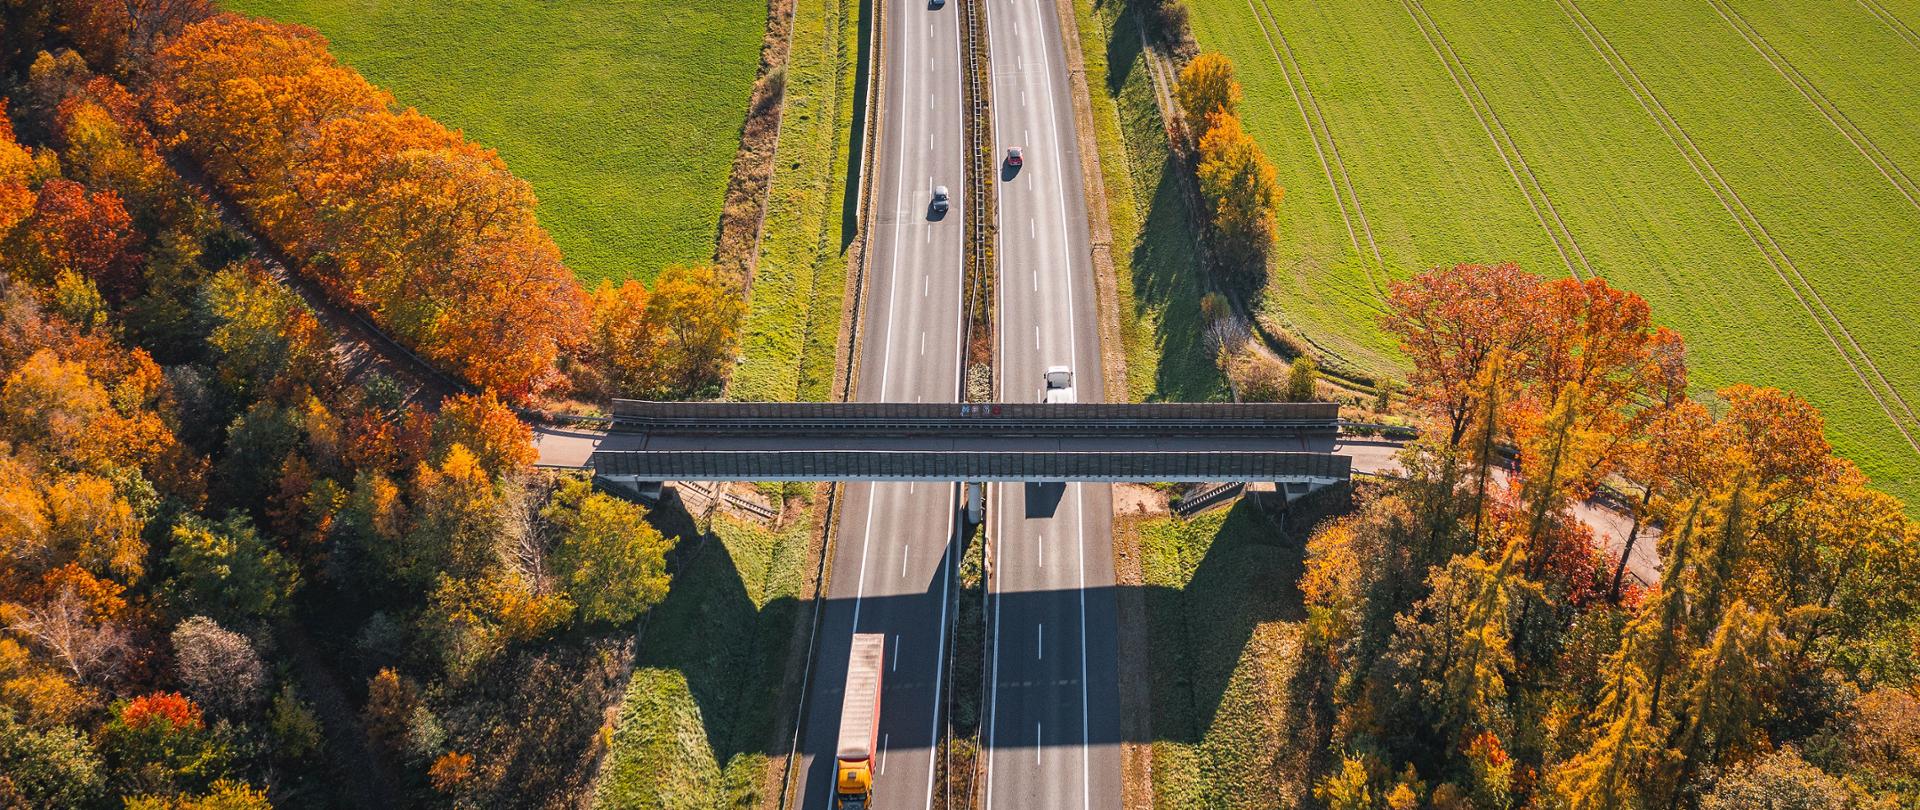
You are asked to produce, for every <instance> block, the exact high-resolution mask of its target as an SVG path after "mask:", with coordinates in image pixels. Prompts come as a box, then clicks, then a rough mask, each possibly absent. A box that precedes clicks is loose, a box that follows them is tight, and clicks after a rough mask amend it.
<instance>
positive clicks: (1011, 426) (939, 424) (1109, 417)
mask: <svg viewBox="0 0 1920 810" xmlns="http://www.w3.org/2000/svg"><path fill="white" fill-rule="evenodd" d="M1338 416H1339V406H1338V405H1336V404H1334V403H1322V402H1288V403H1227V402H1166V403H1084V404H1052V403H1039V402H1005V403H972V404H969V403H959V402H924V403H922V402H649V401H642V400H614V403H613V407H612V409H611V411H610V418H611V420H612V421H613V423H614V424H616V425H617V426H619V427H620V428H622V429H625V430H740V429H743V428H746V429H752V430H755V431H767V430H782V429H803V428H804V429H831V430H836V431H838V430H885V429H903V428H910V429H938V430H959V431H967V430H981V431H995V432H1007V431H1012V430H1018V429H1023V428H1028V429H1031V428H1046V429H1050V430H1059V429H1071V428H1083V429H1101V428H1110V427H1129V428H1136V429H1150V430H1165V429H1179V428H1187V429H1197V430H1207V431H1210V432H1219V431H1231V430H1250V431H1268V430H1287V431H1306V432H1329V433H1330V432H1333V431H1335V430H1337V429H1338V424H1339V423H1338Z"/></svg>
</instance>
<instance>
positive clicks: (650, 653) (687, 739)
mask: <svg viewBox="0 0 1920 810" xmlns="http://www.w3.org/2000/svg"><path fill="white" fill-rule="evenodd" d="M814 528H815V527H814V525H813V524H812V523H811V522H809V521H800V522H799V523H796V524H795V525H793V526H791V527H789V528H787V529H786V530H784V531H780V532H774V531H772V530H769V529H767V528H766V527H764V526H761V525H759V524H756V523H748V522H745V521H738V520H733V519H731V518H728V517H726V516H724V515H721V516H717V517H715V518H714V521H713V527H712V534H713V536H712V537H709V538H708V539H707V540H706V542H705V545H704V546H702V547H700V548H697V549H692V550H690V551H689V552H688V553H686V554H685V555H684V557H681V558H680V560H679V567H678V568H677V570H675V571H674V577H673V587H672V590H671V591H670V592H669V593H668V595H667V600H666V601H665V602H662V603H661V604H660V605H658V606H656V607H655V608H654V609H653V611H652V614H651V615H650V616H649V617H648V619H647V625H646V632H645V634H644V635H643V637H642V638H641V639H640V649H639V652H638V657H637V660H636V663H635V668H634V673H633V680H632V681H631V682H629V683H628V685H627V697H626V701H625V703H624V704H623V705H622V707H621V709H620V720H619V722H618V724H617V725H616V726H615V728H614V730H613V736H612V740H611V743H610V747H609V750H608V753H607V760H606V763H605V765H604V771H603V773H602V777H601V782H600V786H599V790H598V792H597V794H596V795H595V797H594V801H593V804H594V805H595V806H596V807H606V808H617V807H649V808H661V809H662V810H696V809H698V810H709V809H710V808H716V807H757V806H759V804H760V799H761V798H763V796H762V787H763V780H764V778H765V775H766V769H767V761H768V756H767V753H766V750H765V749H766V747H767V744H768V743H769V742H770V740H769V737H770V736H771V730H772V729H773V727H774V724H775V722H776V721H777V720H778V719H779V718H777V717H775V716H774V709H775V705H774V704H775V703H777V701H774V700H769V699H768V696H769V695H774V694H778V693H779V692H780V688H781V683H782V682H783V679H784V678H785V677H786V673H785V671H784V669H783V667H784V666H785V664H786V658H787V650H788V646H789V643H790V641H791V638H792V633H793V627H794V619H795V611H797V610H799V608H800V598H801V595H802V594H801V589H802V587H803V584H804V582H805V579H806V571H807V559H806V557H807V545H808V542H809V541H810V539H811V538H812V536H813V531H814Z"/></svg>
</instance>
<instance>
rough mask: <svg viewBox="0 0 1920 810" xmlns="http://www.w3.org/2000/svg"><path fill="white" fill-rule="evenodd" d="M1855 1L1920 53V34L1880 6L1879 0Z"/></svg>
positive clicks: (1890, 11)
mask: <svg viewBox="0 0 1920 810" xmlns="http://www.w3.org/2000/svg"><path fill="white" fill-rule="evenodd" d="M1853 1H1854V3H1856V4H1858V5H1859V6H1860V7H1861V8H1863V9H1866V10H1867V13H1868V14H1872V15H1873V17H1874V19H1876V20H1879V21H1880V24H1881V25H1885V26H1886V27H1887V28H1889V29H1892V31H1893V33H1895V34H1898V35H1899V36H1900V38H1901V39H1904V40H1906V41H1907V44H1908V45H1911V46H1913V49H1914V50H1916V51H1920V34H1916V33H1914V30H1913V29H1912V28H1908V27H1907V24H1906V23H1905V22H1902V21H1901V20H1900V17H1899V16H1898V15H1896V14H1894V13H1893V11H1892V10H1890V9H1888V8H1887V7H1886V6H1883V5H1880V2H1879V0H1853Z"/></svg>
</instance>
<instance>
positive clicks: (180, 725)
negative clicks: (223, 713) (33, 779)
mask: <svg viewBox="0 0 1920 810" xmlns="http://www.w3.org/2000/svg"><path fill="white" fill-rule="evenodd" d="M112 712H113V716H112V719H111V720H109V721H108V723H107V724H106V725H105V726H104V727H102V728H101V730H100V751H101V753H102V754H103V755H104V757H105V759H106V762H107V766H108V772H109V774H110V775H111V778H110V784H111V785H112V786H113V788H114V790H115V791H116V792H117V793H118V794H119V795H122V796H137V795H142V794H161V795H174V794H178V793H181V792H184V791H191V790H194V789H196V788H199V787H201V786H205V785H208V784H211V783H212V782H213V781H214V780H217V779H219V778H221V777H223V776H225V775H226V774H227V770H228V767H229V765H230V764H231V762H232V757H233V752H232V749H231V747H230V745H229V744H228V743H227V742H226V741H225V740H223V739H221V738H220V736H219V735H218V734H217V733H216V732H215V731H214V730H213V729H210V728H208V727H207V722H206V716H205V715H204V714H203V713H202V712H201V710H200V707H199V705H197V704H195V703H194V702H193V701H192V700H189V699H188V698H186V697H185V696H183V695H181V694H179V693H177V692H153V693H149V694H146V695H141V696H139V697H136V698H133V699H131V700H121V701H116V702H115V703H114V705H113V707H112Z"/></svg>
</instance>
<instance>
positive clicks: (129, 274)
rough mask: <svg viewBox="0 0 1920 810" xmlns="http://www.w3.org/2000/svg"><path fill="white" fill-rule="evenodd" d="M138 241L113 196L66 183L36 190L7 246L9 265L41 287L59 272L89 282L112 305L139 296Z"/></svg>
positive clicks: (115, 195) (61, 181) (118, 198)
mask: <svg viewBox="0 0 1920 810" xmlns="http://www.w3.org/2000/svg"><path fill="white" fill-rule="evenodd" d="M138 246H139V237H138V235H137V234H136V233H135V231H134V228H133V219H132V218H131V217H130V216H128V215H127V209H126V206H124V205H123V204H121V201H120V195H118V194H115V193H114V192H112V191H88V190H87V188H86V187H85V186H82V185H80V184H79V183H75V182H73V181H71V180H50V181H47V183H46V184H44V185H42V186H41V187H40V191H39V194H38V196H37V197H35V199H34V207H33V212H32V213H31V214H29V215H28V216H27V218H26V221H24V222H22V223H21V224H20V225H18V226H17V227H16V228H15V229H14V236H13V238H12V239H11V240H10V241H9V242H8V243H7V244H6V251H5V255H6V256H7V257H10V258H8V259H7V260H6V261H7V263H8V264H11V265H13V266H14V268H15V269H16V271H17V272H19V273H22V274H23V275H24V276H25V277H27V278H29V279H32V280H34V281H35V282H37V283H40V284H47V285H51V284H52V282H53V280H54V278H56V277H57V276H59V275H60V273H62V272H73V273H75V274H78V275H79V276H81V277H83V278H87V279H90V280H92V281H93V282H94V283H96V284H98V285H100V287H101V289H102V290H104V291H106V292H108V293H109V294H110V296H111V297H112V298H113V299H114V300H116V301H122V300H125V299H126V298H128V297H131V296H132V295H133V293H135V292H137V291H138V287H139V281H140V279H139V269H140V254H139V251H138V249H137V248H138Z"/></svg>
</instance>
